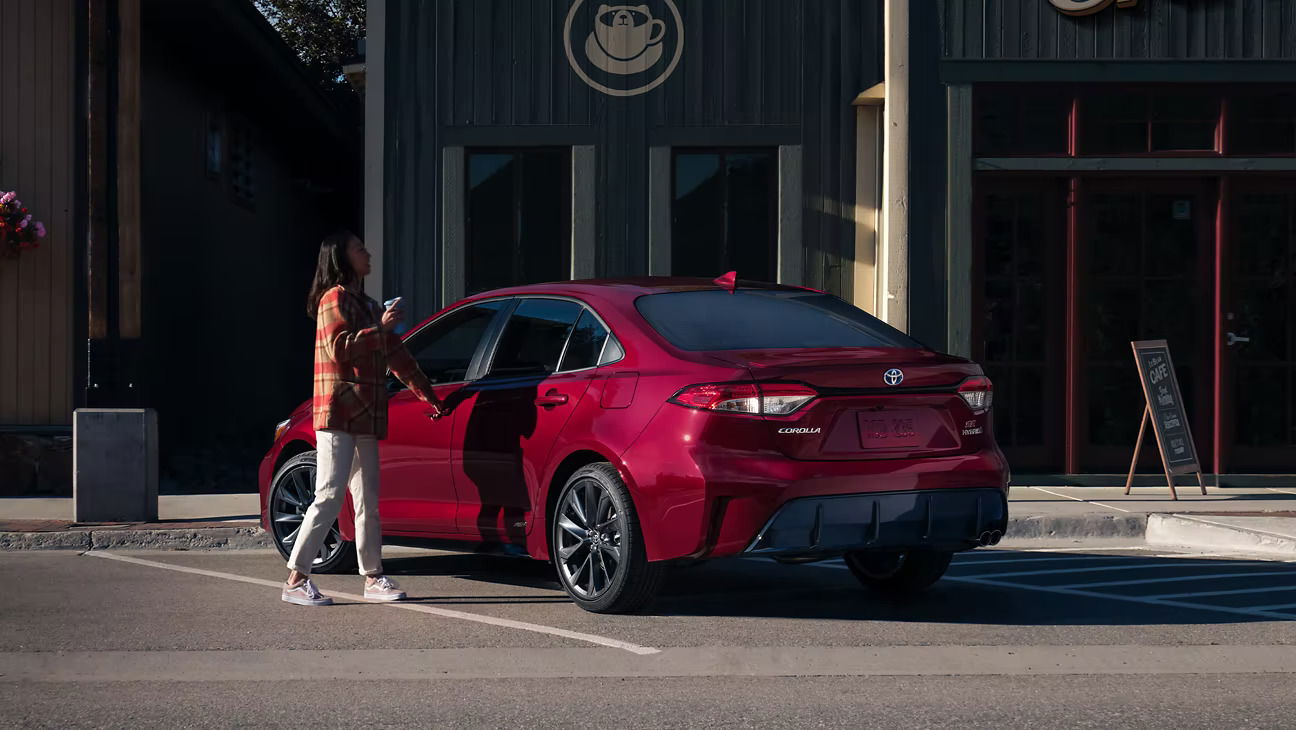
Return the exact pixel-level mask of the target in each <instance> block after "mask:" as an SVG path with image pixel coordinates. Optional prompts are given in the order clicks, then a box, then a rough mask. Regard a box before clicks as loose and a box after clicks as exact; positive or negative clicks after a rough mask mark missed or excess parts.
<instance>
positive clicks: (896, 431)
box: [859, 411, 921, 449]
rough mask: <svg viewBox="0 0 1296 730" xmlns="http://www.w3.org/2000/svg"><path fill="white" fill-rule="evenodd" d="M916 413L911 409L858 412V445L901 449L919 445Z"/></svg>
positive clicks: (919, 437)
mask: <svg viewBox="0 0 1296 730" xmlns="http://www.w3.org/2000/svg"><path fill="white" fill-rule="evenodd" d="M918 425H919V418H918V414H917V413H915V412H913V411H869V412H866V413H860V414H859V432H860V446H861V447H863V448H865V449H902V448H905V447H910V446H920V445H921V443H920V439H921V434H920V433H919V429H918Z"/></svg>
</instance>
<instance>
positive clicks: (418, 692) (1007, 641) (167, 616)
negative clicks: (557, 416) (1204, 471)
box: [0, 545, 1296, 730]
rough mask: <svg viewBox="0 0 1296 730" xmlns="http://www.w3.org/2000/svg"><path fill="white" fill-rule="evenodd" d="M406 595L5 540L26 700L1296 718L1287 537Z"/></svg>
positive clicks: (880, 717) (208, 711) (193, 560)
mask: <svg viewBox="0 0 1296 730" xmlns="http://www.w3.org/2000/svg"><path fill="white" fill-rule="evenodd" d="M387 567H388V569H389V571H390V572H391V573H392V574H393V575H396V576H397V577H398V578H399V579H400V580H401V582H402V584H403V585H404V586H405V588H406V590H407V591H408V592H409V593H410V595H411V598H412V600H411V601H409V602H407V603H402V604H396V605H376V604H369V603H364V602H363V601H360V600H358V599H357V598H354V594H356V593H359V592H360V579H359V578H358V577H355V576H320V577H319V583H320V584H321V587H322V588H323V589H324V590H326V591H328V592H332V593H334V594H335V595H336V596H337V597H338V599H339V603H338V605H336V606H334V607H331V608H326V609H309V608H302V607H296V606H290V605H287V604H283V603H282V602H280V601H279V600H278V596H277V595H276V594H277V585H278V581H279V580H281V579H282V576H283V567H282V564H281V561H280V560H278V558H277V557H276V556H275V555H273V554H272V553H269V552H260V551H248V552H222V553H200V552H187V553H186V552H161V551H148V552H136V553H116V552H114V553H107V554H87V555H77V554H75V553H49V552H46V553H8V554H4V555H0V581H2V582H3V585H4V586H5V587H6V590H5V591H3V592H2V593H0V707H4V708H6V719H7V720H10V721H12V720H13V719H15V718H16V719H17V720H18V722H19V724H21V725H33V726H49V725H68V724H71V725H138V724H149V725H151V724H162V723H167V724H172V723H179V724H182V725H198V726H228V725H240V724H243V725H246V724H269V723H274V724H276V725H289V726H306V725H315V724H322V725H325V726H351V725H357V724H361V723H366V724H379V725H395V724H413V723H416V722H417V723H422V724H431V723H435V724H437V725H438V726H455V727H458V726H463V727H472V726H491V727H501V726H506V725H507V726H522V727H537V726H553V725H563V726H569V727H591V728H593V727H598V728H606V727H609V726H629V727H646V726H666V727H689V726H717V727H747V726H794V727H804V726H828V727H860V726H877V727H896V726H906V727H948V726H958V727H996V728H999V727H1040V726H1042V725H1048V726H1055V727H1100V726H1101V727H1112V726H1120V727H1167V728H1169V727H1173V728H1176V729H1179V730H1182V729H1183V728H1194V727H1218V726H1221V725H1224V724H1227V725H1229V726H1233V727H1274V728H1277V727H1290V726H1291V721H1290V718H1292V717H1296V693H1292V692H1291V687H1293V686H1296V563H1284V562H1276V561H1269V560H1262V559H1253V558H1248V557H1247V556H1240V555H1193V554H1186V553H1178V552H1166V551H1164V550H1163V549H1156V550H1149V549H1137V548H1131V549H1114V548H1111V547H1108V546H1106V545H1104V546H1087V547H1082V548H1079V549H1076V548H1071V549H1064V550H1063V551H1061V552H1057V551H1053V550H1050V551H1040V550H1034V549H1032V550H1030V551H1026V550H1021V549H1016V550H1014V549H999V550H993V551H979V552H975V553H971V554H967V555H965V556H960V557H959V558H958V559H957V561H956V564H955V566H954V567H953V568H952V569H951V571H950V576H949V577H948V578H947V579H946V580H945V581H942V583H941V584H939V585H938V586H937V587H936V588H934V589H933V590H932V591H930V592H929V593H927V594H925V595H924V596H922V597H919V598H916V599H911V600H903V601H895V600H884V599H881V598H878V597H876V596H873V595H870V594H868V593H865V592H863V591H862V590H861V589H859V588H858V587H857V585H856V584H855V582H854V579H853V578H852V577H851V576H850V574H849V572H848V571H846V570H845V569H844V568H843V566H841V565H840V563H837V564H833V563H826V564H819V565H813V566H797V567H791V566H780V565H775V564H771V563H765V562H757V561H727V562H717V563H714V564H709V565H704V566H700V567H694V568H688V569H682V570H680V571H678V572H677V573H675V574H674V575H673V577H672V580H671V582H670V585H669V587H668V590H667V593H666V595H665V596H664V597H663V598H662V599H661V600H660V601H658V603H657V604H656V605H654V607H653V609H652V611H651V612H650V613H647V614H644V615H637V616H595V615H591V614H588V613H585V612H583V611H581V610H579V609H577V608H575V607H574V606H572V605H571V604H570V603H568V602H567V601H566V600H565V598H564V597H563V596H562V594H561V593H560V592H559V590H558V588H557V586H556V584H555V583H554V582H553V580H552V579H551V577H550V574H549V571H548V569H547V568H546V567H545V566H543V565H538V564H533V563H529V562H524V561H520V560H510V559H505V558H494V557H486V556H470V555H457V554H448V553H434V552H416V551H400V552H389V554H388V559H387Z"/></svg>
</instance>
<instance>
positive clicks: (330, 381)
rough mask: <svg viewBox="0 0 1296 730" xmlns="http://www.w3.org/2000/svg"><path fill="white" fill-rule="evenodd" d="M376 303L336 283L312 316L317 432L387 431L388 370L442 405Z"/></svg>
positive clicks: (383, 433)
mask: <svg viewBox="0 0 1296 730" xmlns="http://www.w3.org/2000/svg"><path fill="white" fill-rule="evenodd" d="M381 316H382V314H381V309H380V308H379V306H378V303H377V302H375V301H374V300H373V299H370V298H369V297H368V296H366V295H365V294H363V293H362V292H359V291H356V290H354V289H349V288H346V287H342V286H335V287H333V288H332V289H329V290H328V291H327V292H325V293H324V296H323V297H321V298H320V303H319V312H318V313H317V315H316V319H315V397H314V399H313V401H312V406H313V413H314V424H315V430H316V431H323V430H326V429H327V430H337V431H345V432H347V433H351V434H356V435H373V436H377V437H378V438H385V437H386V436H387V377H386V376H387V370H388V368H390V369H391V371H392V373H393V374H394V375H395V376H396V377H397V378H400V380H401V382H402V383H404V384H405V385H406V386H408V387H409V389H410V390H411V391H413V392H414V394H415V395H417V396H418V397H419V398H420V399H421V400H423V401H425V402H427V403H433V404H436V405H440V401H439V400H438V399H437V396H436V393H435V392H433V390H432V383H431V381H429V380H428V377H427V376H426V375H424V374H423V371H422V370H421V369H420V368H419V366H418V362H417V361H416V360H415V359H414V357H413V356H412V355H410V352H409V350H408V349H406V347H405V344H404V343H403V342H401V340H400V338H399V337H397V336H396V335H395V334H392V333H390V332H382V331H381V330H380V329H379V327H378V325H379V322H380V319H381Z"/></svg>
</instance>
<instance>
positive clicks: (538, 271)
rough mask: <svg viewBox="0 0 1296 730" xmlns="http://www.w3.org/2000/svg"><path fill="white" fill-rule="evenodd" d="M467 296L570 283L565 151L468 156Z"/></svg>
mask: <svg viewBox="0 0 1296 730" xmlns="http://www.w3.org/2000/svg"><path fill="white" fill-rule="evenodd" d="M467 166H468V199H467V221H466V222H467V250H466V251H465V252H464V264H465V267H466V271H465V276H464V291H465V292H466V293H467V294H475V293H477V292H482V291H487V290H490V289H499V288H501V287H507V286H517V285H520V284H533V283H536V282H541V281H559V280H563V279H568V278H570V276H571V210H570V207H571V205H570V201H571V152H570V150H569V149H568V148H566V147H557V148H555V147H535V148H524V149H470V150H468V151H467Z"/></svg>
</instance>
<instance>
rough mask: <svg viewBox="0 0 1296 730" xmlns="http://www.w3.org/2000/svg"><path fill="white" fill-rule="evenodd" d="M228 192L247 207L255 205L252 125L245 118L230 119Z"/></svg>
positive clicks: (254, 160) (254, 163) (254, 161)
mask: <svg viewBox="0 0 1296 730" xmlns="http://www.w3.org/2000/svg"><path fill="white" fill-rule="evenodd" d="M229 136H230V138H229V171H230V194H231V195H232V196H233V197H234V201H235V202H237V203H239V204H240V205H245V206H247V207H249V208H251V207H253V206H255V205H256V157H255V154H254V152H253V147H252V126H251V125H250V124H248V123H247V121H246V120H242V119H238V120H233V119H232V120H230V125H229Z"/></svg>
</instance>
